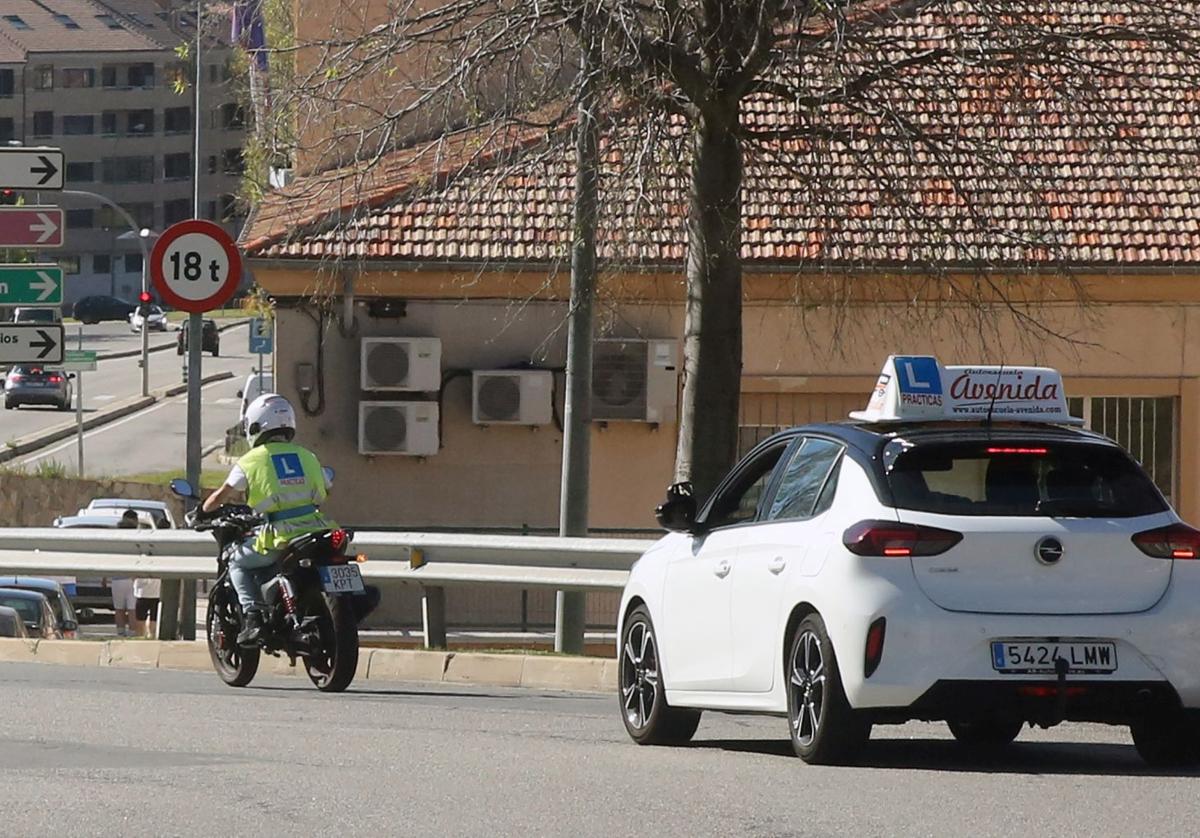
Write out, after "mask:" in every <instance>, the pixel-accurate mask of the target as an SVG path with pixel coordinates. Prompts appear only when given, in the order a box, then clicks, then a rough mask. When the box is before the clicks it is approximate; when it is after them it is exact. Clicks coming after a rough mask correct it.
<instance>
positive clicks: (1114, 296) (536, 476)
mask: <svg viewBox="0 0 1200 838" xmlns="http://www.w3.org/2000/svg"><path fill="white" fill-rule="evenodd" d="M258 275H259V277H260V280H261V281H262V282H263V283H264V285H265V286H266V287H267V288H268V290H273V291H275V292H276V293H279V292H280V291H281V290H284V289H287V288H294V287H296V286H297V284H298V283H300V282H302V281H303V282H304V283H305V285H306V287H309V288H311V287H313V286H314V280H313V276H312V274H309V275H308V277H307V279H302V278H301V277H302V272H297V271H295V270H287V271H279V272H277V273H274V272H272V270H269V269H260V270H259V272H258ZM410 277H411V283H410V282H409V278H410ZM752 279H753V282H752V283H748V286H749V287H750V288H754V287H767V286H766V278H764V277H762V276H758V277H753V278H752ZM499 281H500V279H499V278H498V277H490V278H488V279H487V280H486V282H487V283H496V282H499ZM521 281H522V282H523V283H526V284H527V283H529V282H531V281H532V282H534V283H535V284H537V283H538V282H542V287H544V288H546V289H552V288H553V287H554V284H553V283H550V282H544V281H541V280H538V278H536V277H532V278H531V277H530V276H528V275H526V276H524V277H522V278H521ZM656 282H657V283H658V285H657V287H659V288H661V289H663V290H665V291H668V292H669V291H670V289H671V288H672V287H673V286H675V287H677V285H676V284H675V283H672V282H671V281H670V279H669V278H662V277H659V278H657V280H656ZM433 283H434V280H433V279H431V276H430V275H420V274H412V275H408V277H406V276H404V275H396V274H387V275H377V276H373V277H371V278H369V280H368V281H363V282H360V287H369V288H371V289H373V290H374V291H375V292H376V293H379V292H383V293H389V294H394V295H398V296H403V295H404V292H405V290H406V286H407V287H408V290H414V289H420V291H424V292H428V290H429V289H430V288H431V287H432V284H433ZM1189 285H1190V283H1186V282H1185V281H1184V279H1183V278H1178V277H1171V278H1157V279H1156V278H1147V279H1146V280H1145V281H1144V282H1136V281H1132V280H1130V279H1128V278H1125V279H1112V280H1110V281H1109V282H1108V283H1107V284H1103V283H1102V284H1099V285H1096V286H1095V290H1097V291H1098V292H1099V293H1097V294H1095V295H1094V297H1093V299H1095V300H1097V302H1094V303H1092V304H1090V305H1089V306H1087V307H1085V308H1081V307H1079V306H1077V305H1074V304H1063V303H1054V302H1050V303H1046V304H1044V305H1041V306H1040V308H1038V309H1037V310H1035V311H1032V312H1028V313H1026V314H1021V315H1018V314H1012V313H1009V314H998V315H994V316H991V317H987V318H980V317H978V316H977V315H975V314H973V313H972V311H971V310H970V309H969V308H966V307H956V306H954V305H953V304H943V305H940V306H937V307H928V306H926V307H906V305H905V304H904V303H902V302H895V303H889V304H887V305H880V304H869V303H854V304H848V305H844V306H838V307H830V306H820V305H805V306H800V305H796V304H794V303H790V302H787V301H779V300H772V301H763V300H761V298H760V299H759V300H757V301H756V300H755V299H750V300H748V302H747V305H746V309H745V352H744V363H745V366H744V377H743V388H742V389H743V393H744V394H745V396H744V398H743V401H742V416H743V424H747V425H753V424H764V425H769V424H771V422H770V421H768V419H769V418H770V417H771V416H782V417H785V418H786V420H787V421H788V422H794V423H803V422H807V421H824V420H827V419H836V418H841V417H843V416H844V415H845V413H846V412H848V410H849V409H851V408H854V407H859V406H861V405H864V404H865V402H866V398H867V393H868V391H869V389H870V387H871V385H872V384H873V383H874V381H875V378H876V376H877V375H878V372H879V368H880V366H881V365H882V363H883V361H884V358H885V357H886V355H888V354H889V353H931V354H935V355H937V356H938V357H939V358H940V359H941V360H942V361H943V362H944V363H969V362H990V363H996V362H1006V363H1013V364H1045V365H1049V366H1054V367H1057V368H1059V369H1060V370H1062V372H1063V374H1064V376H1065V377H1066V389H1067V393H1068V395H1071V396H1088V395H1091V396H1170V397H1176V398H1178V399H1179V410H1178V413H1177V415H1178V417H1179V418H1178V424H1179V429H1178V449H1177V458H1178V469H1177V474H1178V494H1177V499H1176V500H1177V506H1178V507H1179V509H1180V511H1181V513H1182V514H1183V515H1184V517H1185V518H1189V519H1190V520H1193V521H1197V520H1200V486H1197V485H1196V484H1197V481H1198V480H1200V444H1198V443H1200V316H1198V315H1200V310H1198V309H1197V306H1198V305H1200V301H1198V302H1192V301H1190V300H1189V299H1188V298H1187V294H1188V293H1189V292H1190V289H1189ZM464 287H465V288H469V287H470V286H464ZM384 289H386V290H384ZM476 293H478V288H476ZM551 293H552V292H551ZM415 296H420V293H417V294H415ZM662 297H663V298H662V300H661V301H659V302H640V303H635V302H616V301H611V300H610V301H609V302H608V303H607V304H606V305H605V306H603V307H602V310H603V312H604V313H603V315H602V319H603V321H604V324H605V328H606V329H612V330H613V331H614V332H615V334H617V335H618V336H623V337H629V336H639V335H640V336H643V337H674V338H678V337H679V336H680V335H681V333H682V307H681V305H680V304H679V303H678V302H676V301H675V300H676V299H678V298H677V297H675V298H674V299H672V297H673V295H671V294H669V293H665V294H663V295H662ZM1122 297H1125V298H1127V299H1128V301H1125V302H1121V301H1120V300H1121V298H1122ZM1197 297H1198V298H1200V295H1197ZM564 313H565V306H564V305H563V304H562V303H561V302H554V301H538V302H530V303H525V304H521V303H508V302H504V301H496V300H479V299H477V300H474V301H471V302H462V301H454V302H447V301H422V300H419V299H413V298H411V297H410V298H409V299H408V316H407V317H406V318H403V319H400V320H391V321H372V320H370V319H368V318H366V317H365V316H364V313H363V312H362V311H361V310H360V312H359V321H360V325H362V327H363V332H362V334H363V335H372V334H395V335H417V336H420V335H430V336H438V337H441V338H442V341H443V353H444V356H443V369H446V370H449V369H453V368H462V369H470V368H475V369H481V368H487V367H495V366H506V365H510V364H515V363H520V362H523V361H529V360H534V361H535V362H536V363H538V364H539V365H545V366H560V365H561V363H562V356H563V348H564V346H565V332H564V328H563V316H564ZM1029 318H1032V319H1029ZM1035 323H1036V325H1035ZM326 350H327V356H326V397H327V401H328V408H327V410H326V412H325V414H324V415H322V416H320V417H316V418H305V419H303V420H302V433H301V436H302V440H303V441H304V442H306V443H308V444H311V445H313V446H314V447H315V448H316V450H317V451H318V452H319V453H320V454H321V456H322V457H323V458H324V459H326V460H327V461H329V462H330V463H331V464H332V465H334V466H336V467H337V468H338V469H339V481H338V482H339V489H338V492H337V493H336V495H337V497H336V499H335V508H334V511H335V513H336V514H337V515H339V516H341V517H342V518H343V519H345V520H346V521H347V522H353V523H358V524H375V525H386V526H397V527H405V526H413V527H422V526H459V527H471V526H504V527H522V526H529V527H533V528H553V527H555V526H556V525H557V514H558V513H557V510H558V481H559V468H560V450H561V444H562V440H561V434H560V433H559V432H558V431H557V429H555V428H554V427H543V428H541V429H539V430H536V431H534V430H530V429H527V428H509V427H489V428H482V427H477V426H474V425H472V424H471V420H470V383H469V378H462V379H458V380H456V381H455V382H453V383H452V384H450V386H449V387H448V388H447V391H446V396H445V403H444V406H443V416H444V436H443V442H444V448H443V449H442V451H441V453H439V454H438V455H437V456H435V457H430V458H428V459H426V460H414V459H410V458H403V457H376V458H364V457H361V456H360V455H358V453H357V448H356V435H357V412H356V404H357V401H358V397H359V389H358V339H357V338H353V339H347V338H343V337H341V336H340V335H339V334H338V333H337V330H336V329H334V330H332V331H331V332H330V333H329V337H328V339H327V342H326ZM279 352H280V355H279V375H280V382H281V386H282V388H283V392H284V393H285V394H286V395H288V396H290V397H294V396H295V395H296V393H295V391H294V389H293V384H292V375H293V371H294V365H295V363H297V362H299V361H308V362H313V361H315V327H314V325H313V323H312V321H311V320H310V319H309V318H308V317H307V316H306V315H304V314H302V313H299V312H297V311H295V310H286V309H285V310H283V311H282V312H281V315H280V333H279ZM560 389H561V382H560ZM560 403H561V399H560ZM785 424H786V423H785ZM592 440H593V450H592V486H591V498H592V510H591V523H592V526H593V527H606V528H607V527H617V528H626V527H628V528H643V527H652V526H653V518H652V514H651V513H652V510H653V507H654V505H655V504H656V503H657V502H658V501H659V500H660V499H661V496H662V492H663V488H664V487H665V485H666V484H667V483H668V482H669V481H670V479H671V476H672V466H673V459H674V448H675V442H676V428H675V427H674V426H669V427H668V426H664V427H662V428H657V429H656V428H653V427H651V426H646V425H638V424H632V423H611V424H610V425H609V426H608V427H607V428H602V427H599V426H598V427H597V428H596V429H595V430H594V431H593V435H592ZM348 484H352V485H348Z"/></svg>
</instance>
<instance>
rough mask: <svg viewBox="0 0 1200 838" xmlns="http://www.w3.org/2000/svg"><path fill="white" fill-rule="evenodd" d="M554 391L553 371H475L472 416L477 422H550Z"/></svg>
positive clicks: (532, 423) (526, 423) (500, 423)
mask: <svg viewBox="0 0 1200 838" xmlns="http://www.w3.org/2000/svg"><path fill="white" fill-rule="evenodd" d="M553 391H554V373H552V372H550V370H475V371H473V372H472V373H471V418H472V419H474V421H475V424H477V425H549V424H550V421H551V420H552V418H553V408H552V405H551V396H552V393H553Z"/></svg>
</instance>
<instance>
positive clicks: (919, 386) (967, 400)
mask: <svg viewBox="0 0 1200 838" xmlns="http://www.w3.org/2000/svg"><path fill="white" fill-rule="evenodd" d="M850 418H851V419H858V420H861V421H865V422H912V421H933V420H942V421H944V420H947V419H950V420H961V421H976V422H977V421H980V420H987V419H995V420H1003V421H1009V422H1013V421H1016V422H1049V423H1055V424H1062V425H1082V424H1083V420H1082V419H1078V418H1076V417H1073V416H1071V414H1070V412H1069V411H1068V409H1067V397H1066V393H1065V392H1064V390H1063V380H1062V375H1060V374H1059V372H1058V370H1055V369H1051V368H1049V367H1026V366H1012V365H1009V364H998V365H967V366H949V367H944V366H942V364H941V363H940V362H939V361H938V360H937V358H934V357H932V356H930V355H890V356H888V359H887V361H886V362H884V365H883V370H882V371H881V372H880V373H879V379H878V380H877V381H876V383H875V388H874V389H873V390H872V391H871V397H870V400H869V401H868V403H867V407H866V409H865V410H856V411H853V412H852V413H851V414H850Z"/></svg>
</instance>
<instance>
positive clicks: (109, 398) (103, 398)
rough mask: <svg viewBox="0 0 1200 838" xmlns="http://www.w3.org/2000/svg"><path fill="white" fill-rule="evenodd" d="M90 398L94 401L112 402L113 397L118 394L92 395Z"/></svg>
mask: <svg viewBox="0 0 1200 838" xmlns="http://www.w3.org/2000/svg"><path fill="white" fill-rule="evenodd" d="M89 398H90V400H91V401H94V402H111V401H112V400H113V399H115V398H116V396H109V395H104V396H90V397H89Z"/></svg>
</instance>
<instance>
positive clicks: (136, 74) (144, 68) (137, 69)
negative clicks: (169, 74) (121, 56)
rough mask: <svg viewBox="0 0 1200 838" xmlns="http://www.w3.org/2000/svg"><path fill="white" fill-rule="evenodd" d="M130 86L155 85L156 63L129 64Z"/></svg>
mask: <svg viewBox="0 0 1200 838" xmlns="http://www.w3.org/2000/svg"><path fill="white" fill-rule="evenodd" d="M129 86H130V87H154V65H153V64H130V65H129Z"/></svg>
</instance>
